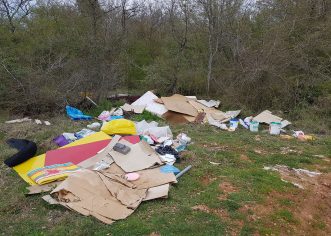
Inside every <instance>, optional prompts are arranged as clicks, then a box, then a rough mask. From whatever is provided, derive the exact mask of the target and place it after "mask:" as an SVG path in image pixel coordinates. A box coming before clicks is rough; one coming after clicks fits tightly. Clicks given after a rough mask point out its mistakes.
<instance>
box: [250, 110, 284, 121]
mask: <svg viewBox="0 0 331 236" xmlns="http://www.w3.org/2000/svg"><path fill="white" fill-rule="evenodd" d="M253 120H254V121H257V122H259V123H267V124H270V123H271V122H281V121H282V120H283V118H280V117H278V116H275V115H273V114H272V113H271V111H268V110H265V111H263V112H261V113H260V114H258V115H257V116H255V117H254V118H253Z"/></svg>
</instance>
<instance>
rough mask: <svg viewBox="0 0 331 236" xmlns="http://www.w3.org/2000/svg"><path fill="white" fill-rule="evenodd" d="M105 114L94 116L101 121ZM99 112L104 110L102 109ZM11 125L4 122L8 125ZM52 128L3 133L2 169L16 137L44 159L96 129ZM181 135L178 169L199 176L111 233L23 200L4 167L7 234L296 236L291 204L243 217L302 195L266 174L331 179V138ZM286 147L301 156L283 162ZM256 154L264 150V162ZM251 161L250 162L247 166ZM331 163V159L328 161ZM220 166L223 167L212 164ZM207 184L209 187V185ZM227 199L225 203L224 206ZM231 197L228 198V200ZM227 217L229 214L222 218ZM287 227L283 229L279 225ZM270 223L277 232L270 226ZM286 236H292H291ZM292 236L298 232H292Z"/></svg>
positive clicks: (0, 200) (1, 207) (202, 128)
mask: <svg viewBox="0 0 331 236" xmlns="http://www.w3.org/2000/svg"><path fill="white" fill-rule="evenodd" d="M104 108H110V107H104V106H103V107H102V108H100V110H94V111H93V112H91V111H90V112H89V114H96V115H98V113H99V111H100V112H101V111H102V110H103V109H104ZM98 109H99V108H98ZM6 119H7V118H6V117H2V118H0V120H1V121H3V120H6ZM131 119H135V120H142V119H147V120H154V119H155V117H154V116H152V115H151V114H150V113H146V112H144V113H143V114H141V115H134V116H133V117H131ZM49 120H50V122H51V123H52V126H50V127H47V126H38V125H35V124H29V123H25V124H15V125H5V124H3V123H2V124H1V125H0V139H1V143H0V152H1V163H2V161H3V160H4V159H5V158H7V157H9V156H10V155H11V154H13V153H14V152H15V151H14V150H12V149H10V148H9V147H8V146H7V145H6V144H5V142H4V141H5V140H6V139H7V138H10V137H15V138H27V139H30V140H33V141H35V142H36V143H37V144H38V148H39V150H38V153H39V154H40V153H43V152H45V151H47V150H49V149H54V148H56V147H55V145H54V144H53V143H52V139H53V138H54V137H56V136H57V135H59V134H61V133H62V132H73V131H78V130H80V129H81V128H84V127H86V125H87V124H88V123H90V122H87V121H78V122H74V121H71V120H70V119H68V118H67V117H66V116H65V115H62V116H58V117H53V118H50V119H49ZM171 128H172V131H173V133H174V135H177V134H178V133H179V132H184V133H187V134H188V135H189V136H190V137H191V138H192V141H193V142H194V143H193V144H191V145H190V146H189V147H188V150H187V151H186V152H185V153H183V157H182V161H181V163H179V164H178V165H177V167H178V168H180V169H183V168H184V167H185V166H187V165H192V166H193V168H192V169H191V170H190V171H189V172H188V173H187V174H185V175H184V176H183V177H182V178H181V179H180V180H179V182H178V184H176V185H173V186H172V187H171V190H170V196H169V198H168V199H159V200H154V201H149V202H144V203H142V204H141V205H140V206H139V208H138V209H137V210H136V211H135V212H134V214H132V215H131V216H129V217H128V218H127V219H125V220H121V221H118V222H116V223H114V224H112V225H105V224H102V223H100V222H99V221H98V220H96V219H94V218H93V217H85V216H82V215H79V214H78V213H75V212H73V211H69V210H67V209H65V208H63V207H61V206H51V205H49V204H47V203H46V202H44V201H43V200H42V199H41V195H35V196H28V197H26V196H25V195H24V193H25V187H26V186H27V184H26V183H25V182H24V181H23V180H22V179H20V178H19V177H18V175H17V174H16V173H15V172H14V171H13V170H12V169H10V168H8V167H6V166H5V165H4V164H1V165H0V188H1V195H0V229H1V231H2V232H3V233H4V235H149V234H151V233H152V232H157V233H159V234H161V235H230V234H235V235H252V234H254V233H256V232H258V233H260V234H262V235H264V234H280V232H284V231H281V228H282V227H283V228H284V229H287V228H288V230H291V228H292V227H299V226H297V225H298V221H297V220H296V218H295V217H294V215H293V214H292V212H291V210H290V209H291V207H297V206H296V204H295V203H294V202H292V200H290V199H287V198H284V199H278V200H277V201H276V202H277V204H279V205H280V206H281V207H280V208H274V209H272V210H270V212H268V214H267V215H266V216H264V217H263V218H262V219H258V220H256V221H251V220H250V217H251V216H253V215H254V214H256V212H255V211H254V208H253V209H250V210H248V211H243V210H242V209H244V207H245V206H246V205H250V206H251V205H252V206H254V205H262V206H264V204H268V203H267V202H266V199H267V196H269V195H270V194H273V193H274V192H277V193H279V194H282V193H296V192H297V191H298V189H296V188H295V187H293V186H292V185H291V184H289V183H285V182H283V181H282V180H281V179H280V177H279V175H278V174H277V173H275V172H271V171H265V170H263V166H268V165H274V164H282V165H288V166H291V167H296V168H308V169H310V168H314V169H316V168H315V167H316V166H317V165H318V166H319V168H320V171H323V172H326V173H329V172H330V171H331V169H330V164H328V162H325V161H324V160H322V159H321V158H318V157H314V156H313V155H316V154H318V155H324V156H326V157H330V154H331V153H330V148H329V147H330V146H331V138H330V137H329V136H320V137H318V139H317V140H316V141H314V142H300V141H298V140H295V139H293V140H282V139H280V138H279V137H275V136H270V135H268V134H266V133H259V136H260V140H256V139H255V136H256V134H253V133H250V132H248V131H246V130H242V129H239V130H237V131H236V132H225V131H221V130H219V129H216V128H213V127H210V126H207V125H180V126H171ZM282 147H290V148H291V149H293V150H296V151H298V152H293V153H289V154H286V155H283V154H281V153H280V151H281V148H282ZM255 149H260V150H263V153H262V154H258V153H256V152H255ZM242 155H246V156H247V157H248V158H249V160H243V159H242V158H241V156H242ZM329 159H330V158H329ZM209 161H212V162H218V163H220V165H212V164H210V163H209ZM206 179H207V180H208V181H204V180H206ZM224 182H227V183H230V184H231V185H232V186H233V188H234V189H235V190H234V191H232V192H228V193H227V192H226V191H224V190H223V189H221V188H220V185H221V184H222V183H224ZM220 196H223V197H222V198H220ZM224 196H225V197H224ZM196 205H205V206H206V207H208V208H209V209H211V210H212V212H209V213H208V212H203V211H199V210H193V209H192V207H193V206H196ZM219 210H222V211H225V212H226V213H227V214H226V215H224V216H222V215H218V214H217V211H219ZM273 221H275V222H285V223H286V224H284V225H282V226H280V225H279V224H277V225H276V226H275V225H273V224H272V222H273ZM269 223H270V224H269ZM314 227H315V228H316V229H318V230H325V229H326V226H325V225H323V224H322V222H321V221H320V220H316V222H315V223H314ZM285 232H287V231H285ZM291 232H292V231H291Z"/></svg>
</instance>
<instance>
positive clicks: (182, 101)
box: [161, 94, 198, 117]
mask: <svg viewBox="0 0 331 236" xmlns="http://www.w3.org/2000/svg"><path fill="white" fill-rule="evenodd" d="M161 99H162V101H163V102H164V105H165V107H166V108H167V109H168V110H170V111H174V112H178V113H182V114H186V115H189V116H193V117H196V116H197V115H198V111H197V110H196V109H195V108H194V107H193V106H192V105H191V104H190V103H189V102H188V101H189V100H190V99H188V98H187V97H185V96H182V95H180V94H174V95H172V96H171V97H161Z"/></svg>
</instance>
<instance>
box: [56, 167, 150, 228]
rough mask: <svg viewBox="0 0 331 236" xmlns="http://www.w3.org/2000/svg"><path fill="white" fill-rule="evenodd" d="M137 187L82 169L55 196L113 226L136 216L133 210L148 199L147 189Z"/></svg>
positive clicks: (121, 179)
mask: <svg viewBox="0 0 331 236" xmlns="http://www.w3.org/2000/svg"><path fill="white" fill-rule="evenodd" d="M134 187H135V186H134V184H132V183H130V182H128V181H127V180H125V179H123V178H121V177H120V176H117V175H110V174H109V175H108V176H105V175H103V174H102V173H100V172H96V171H90V170H82V171H80V172H77V173H75V174H73V175H71V176H69V177H68V178H67V179H66V180H65V181H63V182H62V184H60V185H59V186H58V187H57V188H56V189H54V190H53V191H52V192H51V194H52V196H54V197H55V199H56V200H58V201H59V202H61V203H62V204H65V205H66V206H67V207H69V208H70V209H72V210H75V211H77V212H79V213H81V214H83V215H92V216H95V217H96V218H98V219H100V220H102V221H103V222H106V223H107V222H108V223H111V222H112V221H113V220H119V219H124V218H126V217H127V216H129V215H130V214H132V213H133V209H132V208H136V207H137V206H138V205H139V204H140V202H141V201H142V200H143V199H144V198H145V197H146V189H135V188H134Z"/></svg>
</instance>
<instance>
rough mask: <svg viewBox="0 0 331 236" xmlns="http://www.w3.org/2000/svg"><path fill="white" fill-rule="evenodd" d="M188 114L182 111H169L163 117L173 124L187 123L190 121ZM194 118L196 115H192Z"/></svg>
mask: <svg viewBox="0 0 331 236" xmlns="http://www.w3.org/2000/svg"><path fill="white" fill-rule="evenodd" d="M187 117H189V116H187V115H184V114H182V113H178V112H174V111H167V112H166V113H164V114H163V115H162V118H163V119H165V120H166V121H167V122H169V123H171V124H186V123H189V122H190V121H189V119H187ZM191 117H192V119H193V120H194V119H195V117H193V116H191Z"/></svg>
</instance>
